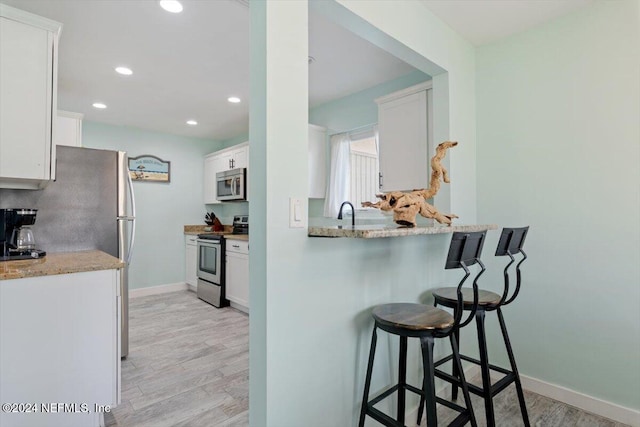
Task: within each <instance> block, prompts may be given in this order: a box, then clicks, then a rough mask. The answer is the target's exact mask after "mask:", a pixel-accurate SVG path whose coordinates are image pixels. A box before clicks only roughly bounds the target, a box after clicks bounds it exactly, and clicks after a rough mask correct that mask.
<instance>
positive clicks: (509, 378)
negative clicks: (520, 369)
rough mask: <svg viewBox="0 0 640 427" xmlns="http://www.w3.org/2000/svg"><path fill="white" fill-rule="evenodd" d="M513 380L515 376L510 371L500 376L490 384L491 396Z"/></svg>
mask: <svg viewBox="0 0 640 427" xmlns="http://www.w3.org/2000/svg"><path fill="white" fill-rule="evenodd" d="M515 380H516V376H515V375H514V374H512V373H509V375H506V376H505V377H503V378H501V379H500V380H499V381H497V382H496V383H495V384H492V385H491V396H492V397H493V396H495V395H496V394H498V393H500V392H501V391H502V390H504V389H505V388H507V386H508V385H509V384H511V383H512V382H514V381H515Z"/></svg>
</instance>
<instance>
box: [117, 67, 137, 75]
mask: <svg viewBox="0 0 640 427" xmlns="http://www.w3.org/2000/svg"><path fill="white" fill-rule="evenodd" d="M116 73H118V74H122V75H123V76H130V75H131V74H133V71H131V68H127V67H116Z"/></svg>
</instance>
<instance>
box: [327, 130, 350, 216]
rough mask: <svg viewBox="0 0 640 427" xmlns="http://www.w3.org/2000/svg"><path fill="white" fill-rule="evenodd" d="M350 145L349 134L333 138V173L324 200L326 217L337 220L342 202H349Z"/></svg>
mask: <svg viewBox="0 0 640 427" xmlns="http://www.w3.org/2000/svg"><path fill="white" fill-rule="evenodd" d="M350 144H351V139H350V138H349V134H347V133H340V134H337V135H332V136H331V140H330V145H331V173H330V175H329V177H330V178H329V186H328V187H327V195H326V197H325V199H324V216H326V217H333V218H336V217H337V216H338V211H339V210H340V205H341V204H342V202H344V201H347V200H349V187H350V185H351V183H350V176H351V170H350V169H351V167H350V157H349V155H350V153H351V147H350Z"/></svg>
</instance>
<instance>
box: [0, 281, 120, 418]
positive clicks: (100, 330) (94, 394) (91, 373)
mask: <svg viewBox="0 0 640 427" xmlns="http://www.w3.org/2000/svg"><path fill="white" fill-rule="evenodd" d="M119 277H120V274H119V271H118V270H115V269H114V270H101V271H89V272H82V273H73V274H60V275H53V276H40V277H31V278H23V279H12V280H2V281H0V373H1V374H2V381H0V396H2V403H25V404H35V405H38V407H37V410H38V412H34V411H33V409H32V412H30V413H29V412H26V409H27V407H23V410H22V411H16V412H13V411H9V412H7V411H2V412H0V425H1V426H2V427H20V426H29V427H40V426H42V427H90V426H95V427H97V426H98V425H100V418H101V416H102V414H101V413H100V412H101V409H100V408H104V407H105V406H106V405H108V406H110V407H111V408H113V407H115V406H116V404H117V403H118V394H119V388H120V316H119V315H118V314H119V313H118V308H119V305H118V301H119V297H120V284H119V281H120V280H119ZM63 404H67V405H69V406H67V407H63V406H62V405H63ZM58 405H60V406H58ZM47 410H48V411H49V412H47ZM102 412H104V411H102Z"/></svg>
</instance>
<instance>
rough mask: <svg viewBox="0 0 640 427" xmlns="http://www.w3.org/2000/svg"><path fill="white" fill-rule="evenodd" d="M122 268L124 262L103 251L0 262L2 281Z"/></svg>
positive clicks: (59, 254) (56, 254) (66, 253)
mask: <svg viewBox="0 0 640 427" xmlns="http://www.w3.org/2000/svg"><path fill="white" fill-rule="evenodd" d="M122 267H124V262H122V261H120V260H119V259H118V258H115V257H113V256H111V255H109V254H106V253H104V252H102V251H80V252H53V253H47V255H46V256H44V257H42V258H39V259H26V260H16V261H2V262H0V280H10V279H23V278H26V277H39V276H54V275H57V274H71V273H81V272H83V271H98V270H112V269H118V268H122Z"/></svg>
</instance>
